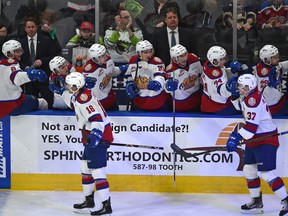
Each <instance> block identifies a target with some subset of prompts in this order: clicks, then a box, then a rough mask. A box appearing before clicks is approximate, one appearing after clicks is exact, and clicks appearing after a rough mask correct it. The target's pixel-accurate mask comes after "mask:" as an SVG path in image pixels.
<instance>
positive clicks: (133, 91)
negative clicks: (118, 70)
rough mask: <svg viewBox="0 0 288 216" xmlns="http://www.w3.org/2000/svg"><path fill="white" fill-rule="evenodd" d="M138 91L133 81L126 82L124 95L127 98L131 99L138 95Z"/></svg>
mask: <svg viewBox="0 0 288 216" xmlns="http://www.w3.org/2000/svg"><path fill="white" fill-rule="evenodd" d="M138 93H139V90H138V88H137V87H135V84H134V82H133V81H129V82H127V84H126V95H127V96H128V97H129V98H131V99H133V98H135V97H137V96H138Z"/></svg>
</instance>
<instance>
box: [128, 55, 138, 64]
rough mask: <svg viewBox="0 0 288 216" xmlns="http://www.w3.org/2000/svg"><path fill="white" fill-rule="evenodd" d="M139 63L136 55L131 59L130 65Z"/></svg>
mask: <svg viewBox="0 0 288 216" xmlns="http://www.w3.org/2000/svg"><path fill="white" fill-rule="evenodd" d="M137 61H138V55H134V56H132V57H131V58H130V60H129V64H134V63H137Z"/></svg>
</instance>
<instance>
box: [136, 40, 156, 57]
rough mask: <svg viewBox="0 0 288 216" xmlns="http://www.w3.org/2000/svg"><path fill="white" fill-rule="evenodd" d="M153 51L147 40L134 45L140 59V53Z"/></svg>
mask: <svg viewBox="0 0 288 216" xmlns="http://www.w3.org/2000/svg"><path fill="white" fill-rule="evenodd" d="M150 49H152V50H153V45H152V44H151V43H150V42H149V41H148V40H144V41H139V42H138V43H137V44H136V52H137V54H138V56H140V57H141V53H142V51H146V50H150Z"/></svg>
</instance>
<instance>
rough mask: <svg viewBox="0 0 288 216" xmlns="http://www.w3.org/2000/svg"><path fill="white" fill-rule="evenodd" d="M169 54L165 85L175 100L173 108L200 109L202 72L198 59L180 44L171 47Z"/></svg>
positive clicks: (181, 109) (178, 109)
mask: <svg viewBox="0 0 288 216" xmlns="http://www.w3.org/2000/svg"><path fill="white" fill-rule="evenodd" d="M170 56H171V64H170V65H168V66H167V67H166V73H167V80H166V84H165V87H166V90H167V91H168V92H169V93H170V94H171V98H172V99H174V100H175V110H176V111H179V112H188V111H200V104H201V90H200V83H201V80H200V79H201V73H202V65H201V63H200V59H199V58H198V56H196V55H195V54H193V53H188V52H187V49H186V47H184V46H182V45H180V44H177V45H175V46H173V47H171V49H170ZM173 92H174V93H173ZM173 95H174V98H173Z"/></svg>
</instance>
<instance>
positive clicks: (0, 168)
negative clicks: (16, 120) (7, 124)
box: [0, 121, 6, 178]
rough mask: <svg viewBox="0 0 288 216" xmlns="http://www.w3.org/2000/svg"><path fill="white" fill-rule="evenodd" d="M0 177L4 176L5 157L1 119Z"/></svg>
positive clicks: (0, 122)
mask: <svg viewBox="0 0 288 216" xmlns="http://www.w3.org/2000/svg"><path fill="white" fill-rule="evenodd" d="M0 178H6V158H5V157H4V145H3V122H2V121H0Z"/></svg>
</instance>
